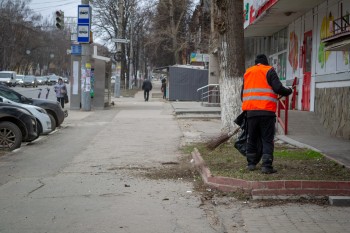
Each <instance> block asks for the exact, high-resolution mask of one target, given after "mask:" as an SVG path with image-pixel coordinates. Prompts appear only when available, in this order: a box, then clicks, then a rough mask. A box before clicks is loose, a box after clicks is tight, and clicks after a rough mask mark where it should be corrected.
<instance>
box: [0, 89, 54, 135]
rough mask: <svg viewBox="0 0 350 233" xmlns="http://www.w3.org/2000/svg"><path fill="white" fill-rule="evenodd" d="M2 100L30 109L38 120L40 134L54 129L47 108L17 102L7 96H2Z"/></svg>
mask: <svg viewBox="0 0 350 233" xmlns="http://www.w3.org/2000/svg"><path fill="white" fill-rule="evenodd" d="M0 102H1V103H6V104H11V105H13V106H16V107H21V108H24V109H26V110H28V111H29V112H30V113H31V114H32V115H33V116H34V117H35V118H36V120H37V123H38V133H39V135H41V134H48V133H50V132H51V131H52V130H51V120H50V117H49V115H48V114H47V112H46V110H45V109H43V108H40V107H37V106H34V105H29V104H21V103H16V102H14V101H11V100H9V99H6V98H5V97H2V96H0Z"/></svg>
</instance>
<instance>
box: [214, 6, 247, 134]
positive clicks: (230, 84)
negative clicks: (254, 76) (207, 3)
mask: <svg viewBox="0 0 350 233" xmlns="http://www.w3.org/2000/svg"><path fill="white" fill-rule="evenodd" d="M216 3H217V7H218V11H219V16H220V17H221V18H220V19H219V24H218V28H217V29H218V30H219V33H220V37H219V41H220V45H219V46H220V56H219V64H220V81H219V83H220V98H221V122H222V128H223V129H225V130H229V131H232V130H233V129H234V128H236V127H237V126H235V124H234V122H233V121H234V119H235V118H236V117H237V116H238V115H239V113H240V112H241V105H242V103H241V89H242V83H243V74H244V70H245V67H244V31H243V30H244V29H243V1H242V0H221V1H216Z"/></svg>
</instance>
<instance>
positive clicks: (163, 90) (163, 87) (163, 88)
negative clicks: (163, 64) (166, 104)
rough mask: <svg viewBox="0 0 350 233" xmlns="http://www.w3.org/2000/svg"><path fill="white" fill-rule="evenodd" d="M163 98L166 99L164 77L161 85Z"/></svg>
mask: <svg viewBox="0 0 350 233" xmlns="http://www.w3.org/2000/svg"><path fill="white" fill-rule="evenodd" d="M161 90H162V93H163V99H166V79H165V78H162V87H161Z"/></svg>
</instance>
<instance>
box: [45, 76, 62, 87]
mask: <svg viewBox="0 0 350 233" xmlns="http://www.w3.org/2000/svg"><path fill="white" fill-rule="evenodd" d="M48 78H49V79H48V81H47V85H55V84H56V83H58V79H59V78H61V77H60V76H56V75H50V76H48Z"/></svg>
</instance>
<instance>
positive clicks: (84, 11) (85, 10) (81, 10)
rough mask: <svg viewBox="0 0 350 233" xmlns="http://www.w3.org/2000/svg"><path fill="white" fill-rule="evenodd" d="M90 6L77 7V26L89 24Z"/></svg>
mask: <svg viewBox="0 0 350 233" xmlns="http://www.w3.org/2000/svg"><path fill="white" fill-rule="evenodd" d="M90 12H91V10H90V5H78V24H90V18H91V17H90Z"/></svg>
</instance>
